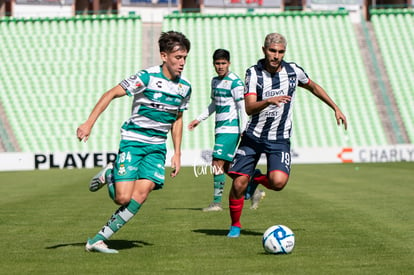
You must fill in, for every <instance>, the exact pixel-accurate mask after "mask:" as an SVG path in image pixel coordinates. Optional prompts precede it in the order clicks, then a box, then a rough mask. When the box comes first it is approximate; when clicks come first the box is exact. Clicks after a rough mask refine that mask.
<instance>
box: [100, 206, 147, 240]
mask: <svg viewBox="0 0 414 275" xmlns="http://www.w3.org/2000/svg"><path fill="white" fill-rule="evenodd" d="M140 207H141V204H140V203H138V202H137V201H135V200H134V199H131V200H130V201H129V203H128V205H126V206H125V205H123V206H121V207H120V208H119V209H118V210H117V211H116V212H115V213H114V214H113V215H112V217H111V218H110V219H109V221H108V222H107V224H106V225H105V226H104V227H102V229H101V230H100V231H99V232H98V234H96V235H95V237H94V238H93V239H92V243H95V242H97V241H99V240H107V239H109V238H110V237H111V236H112V235H113V234H114V233H115V232H117V231H118V230H119V229H121V227H122V226H124V224H126V223H127V222H128V221H129V220H130V219H131V218H132V217H133V216H135V214H136V213H138V210H139V208H140Z"/></svg>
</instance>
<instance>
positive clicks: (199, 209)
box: [165, 207, 203, 211]
mask: <svg viewBox="0 0 414 275" xmlns="http://www.w3.org/2000/svg"><path fill="white" fill-rule="evenodd" d="M165 210H194V211H201V210H203V208H194V207H193V208H185V207H181V208H178V207H176V208H171V207H170V208H165Z"/></svg>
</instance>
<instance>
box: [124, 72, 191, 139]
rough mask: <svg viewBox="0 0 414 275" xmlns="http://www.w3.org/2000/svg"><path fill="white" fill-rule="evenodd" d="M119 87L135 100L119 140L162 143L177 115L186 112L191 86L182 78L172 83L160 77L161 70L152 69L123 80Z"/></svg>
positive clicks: (161, 75) (162, 76)
mask: <svg viewBox="0 0 414 275" xmlns="http://www.w3.org/2000/svg"><path fill="white" fill-rule="evenodd" d="M120 85H121V86H122V88H124V89H125V91H126V93H127V94H128V95H129V96H133V97H134V99H133V103H132V110H131V117H130V118H129V119H128V120H127V121H125V123H124V124H123V125H122V127H121V138H122V139H123V140H136V141H141V142H146V143H151V144H161V143H164V142H165V141H166V139H167V134H168V132H169V131H170V129H171V126H172V123H173V122H174V121H175V120H176V119H177V115H178V113H179V112H182V111H184V110H187V108H188V104H189V101H190V96H191V84H190V83H189V82H188V81H187V80H186V79H185V78H183V77H181V78H179V79H177V80H175V81H172V80H170V79H168V78H166V77H165V76H164V75H163V73H162V69H161V66H154V67H151V68H149V69H146V70H142V71H140V72H138V73H137V74H135V75H132V76H131V77H129V78H127V79H124V80H122V81H121V83H120Z"/></svg>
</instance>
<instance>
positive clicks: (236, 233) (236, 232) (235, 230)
mask: <svg viewBox="0 0 414 275" xmlns="http://www.w3.org/2000/svg"><path fill="white" fill-rule="evenodd" d="M227 237H229V238H238V237H240V227H237V226H230V231H229V233H228V234H227Z"/></svg>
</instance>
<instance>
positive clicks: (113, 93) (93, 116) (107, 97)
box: [76, 85, 126, 142]
mask: <svg viewBox="0 0 414 275" xmlns="http://www.w3.org/2000/svg"><path fill="white" fill-rule="evenodd" d="M124 95H126V92H125V90H124V89H123V88H122V87H121V86H120V85H117V86H115V87H113V88H112V89H110V90H109V91H107V92H105V93H104V94H103V95H102V96H101V98H100V99H99V100H98V102H97V103H96V105H95V107H94V108H93V110H92V112H91V113H90V115H89V117H88V119H87V120H86V121H85V122H84V123H83V124H81V125H80V126H79V127H78V129H77V130H76V135H77V137H78V139H79V141H82V140H83V141H84V142H86V141H87V140H88V138H89V135H90V134H91V131H92V127H93V125H94V124H95V122H96V120H97V119H98V117H99V116H100V115H101V114H102V113H103V111H105V109H106V108H107V107H108V105H109V104H110V103H111V101H112V100H113V99H115V98H117V97H121V96H124Z"/></svg>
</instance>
